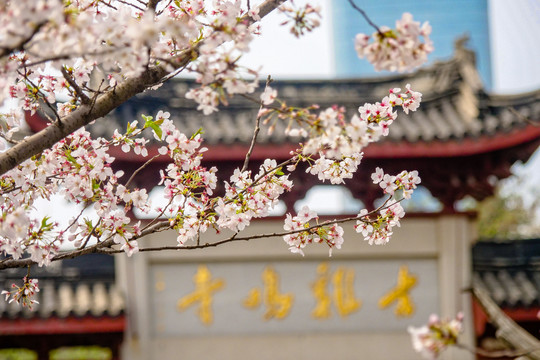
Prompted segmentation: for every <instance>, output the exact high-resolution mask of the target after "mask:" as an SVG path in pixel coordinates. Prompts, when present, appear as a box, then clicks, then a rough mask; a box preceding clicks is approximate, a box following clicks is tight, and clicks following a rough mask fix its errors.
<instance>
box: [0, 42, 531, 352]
mask: <svg viewBox="0 0 540 360" xmlns="http://www.w3.org/2000/svg"><path fill="white" fill-rule="evenodd" d="M408 83H410V84H411V87H412V88H413V89H415V90H417V91H420V92H422V93H423V101H422V104H421V107H420V109H419V110H418V111H416V112H414V113H410V114H409V115H406V114H403V113H400V114H399V116H398V119H397V120H396V121H395V122H394V123H393V124H392V126H391V129H390V135H389V136H388V137H387V138H386V139H385V140H384V141H382V142H380V143H376V144H372V145H370V146H369V147H367V148H366V149H365V151H364V159H363V160H362V163H361V165H360V167H359V170H358V172H357V173H356V174H355V176H354V178H353V179H349V180H347V181H346V183H345V185H344V186H345V188H346V189H347V190H348V191H349V192H350V195H349V197H350V198H351V199H356V200H358V201H361V202H362V203H363V204H364V205H365V206H366V207H367V208H370V209H372V208H374V207H375V206H376V204H377V199H378V198H380V197H381V196H382V193H381V192H380V189H379V188H378V186H376V185H374V184H373V183H372V182H371V179H370V175H371V173H372V172H373V171H374V169H375V167H377V166H379V167H381V168H383V169H384V170H385V172H387V173H391V174H394V173H398V172H400V171H401V170H404V169H405V170H414V169H416V170H418V171H419V173H420V175H421V177H422V184H421V185H422V186H423V188H424V189H425V191H426V193H428V194H430V195H429V196H430V198H431V200H432V201H435V202H437V203H438V204H439V205H440V206H439V209H438V211H437V212H429V213H426V212H421V211H417V212H414V211H409V212H408V214H407V215H406V217H405V219H404V220H403V221H402V225H401V228H399V229H398V230H397V231H395V233H394V235H393V238H392V240H391V241H390V243H389V244H388V245H386V246H370V245H368V244H367V243H366V242H364V241H363V240H362V237H361V236H360V235H359V234H357V233H356V232H354V229H353V228H352V224H350V223H349V224H348V225H345V226H344V227H345V243H344V245H343V248H342V249H341V250H336V251H334V253H333V256H332V257H331V258H329V257H328V249H327V248H326V247H324V246H319V247H317V246H312V247H311V248H307V249H306V256H305V257H301V256H299V255H298V254H291V253H289V252H288V250H287V245H286V244H285V243H284V241H283V240H282V238H280V237H272V238H267V239H254V240H251V241H249V242H240V243H231V244H225V245H221V246H218V247H215V248H213V247H212V248H207V249H203V250H190V251H187V250H185V251H182V250H180V251H168V252H167V251H161V252H147V253H138V254H136V255H134V256H133V257H131V258H127V257H126V256H118V257H117V258H116V273H115V277H116V281H115V284H116V288H115V290H114V291H118V290H119V291H120V292H121V293H122V295H123V297H122V299H123V302H122V305H121V306H117V307H115V309H117V310H115V311H117V312H116V313H114V314H117V315H112V313H108V312H106V311H105V310H104V309H106V308H108V306H112V305H110V304H109V303H107V302H105V303H104V302H103V301H102V303H101V304H102V305H101V307H100V309H102V310H100V311H97V310H96V312H95V314H97V315H94V312H92V310H91V308H92V306H91V305H90V304H87V306H86V307H82V308H84V309H86V310H85V311H86V312H83V310H81V312H80V313H81V314H83V315H77V314H78V313H77V311H78V310H73V312H69V311H68V312H65V314H68V315H62V316H64V317H62V319H71V316H75V317H76V318H77V316H79V317H78V319H79V320H80V322H81V323H84V321H86V320H88V321H97V320H95V319H94V318H93V317H95V316H98V317H99V319H100V320H99V321H109V322H111V323H112V322H113V321H116V320H118V318H114V316H121V317H122V321H123V317H124V316H125V318H126V322H127V326H126V327H125V328H124V327H123V324H124V323H123V322H122V326H120V323H118V326H119V327H118V328H115V329H117V330H118V331H121V332H123V336H124V342H123V345H122V358H125V359H151V358H164V359H169V358H171V359H172V358H178V357H181V358H182V359H201V358H208V359H217V358H219V359H238V358H241V359H251V358H254V359H275V358H278V359H284V358H294V359H325V358H336V359H356V358H358V356H361V357H362V358H366V359H395V358H399V359H411V360H412V359H418V358H419V357H418V354H416V353H415V352H414V351H413V349H412V347H411V344H410V338H409V335H408V334H407V331H406V329H407V327H408V326H420V325H422V324H424V323H426V322H427V320H428V318H429V316H430V315H431V314H432V313H437V314H440V315H441V316H443V317H444V316H446V317H453V316H455V315H456V314H457V313H458V312H459V311H463V312H464V314H465V318H466V322H465V329H464V330H465V331H464V334H463V337H462V339H463V342H464V343H465V344H467V345H469V346H474V344H475V338H478V339H483V338H485V337H488V336H490V334H489V331H491V330H490V328H489V327H488V326H486V322H485V318H482V319H484V320H482V321H484V323H482V321H480V320H479V319H480V318H479V317H481V315H479V313H478V312H477V311H475V312H474V314H473V301H472V300H471V295H470V293H468V292H464V291H463V290H464V289H468V288H470V287H471V285H472V284H486V286H487V287H488V288H490V287H491V288H492V289H494V290H493V291H494V292H497V290H496V287H497V286H498V285H493V284H498V283H497V282H496V281H501V283H500V284H501V285H500V286H501V287H502V288H504V287H505V286H506V285H505V284H507V283H508V284H510V283H512V281H521V280H518V279H522V280H523V279H524V278H525V279H527V280H528V282H527V281H524V280H523V281H521V282H518V284H528V285H527V286H528V287H529V288H530V287H531V286H532V287H533V288H534V289H535V290H531V291H530V292H529V293H528V294H529V295H526V296H529V297H531V296H532V297H536V298H535V299H534V300H531V299H529V298H526V297H525V298H526V299H528V300H526V301H529V300H531V301H529V302H528V303H527V304H525V303H523V304H524V306H530V305H531V304H533V305H534V306H538V293H539V291H540V283H538V282H537V280H534V279H536V278H535V276H537V275H534V274H533V273H532V272H530V273H529V272H523V271H522V272H519V271H517V272H510V273H509V275H508V276H509V277H510V280H508V282H504V281H502V279H503V278H505V279H506V278H508V276H506V275H504V273H502V274H503V275H501V273H499V272H496V273H495V275H493V276H492V275H489V274H488V273H487V272H489V271H494V270H493V269H492V268H489V266H498V265H496V264H495V265H493V264H491V265H489V264H488V265H489V266H488V265H486V261H487V260H486V259H484V260H482V257H481V256H480V255H478V253H474V254H475V256H474V259H475V261H477V262H476V263H475V264H474V272H473V265H472V261H471V246H472V244H473V242H474V241H475V240H476V234H475V230H474V213H462V212H459V211H457V210H456V208H455V204H456V201H458V200H460V199H463V198H465V197H467V196H469V197H472V198H474V199H477V200H482V199H484V198H485V197H487V196H489V195H491V194H493V191H494V186H495V184H496V182H497V180H498V179H502V178H505V177H508V176H509V175H510V174H511V172H510V167H511V166H512V165H513V164H514V163H515V162H516V161H523V162H525V161H527V159H528V158H529V157H530V156H531V154H532V153H533V152H534V151H535V150H536V149H537V148H538V146H539V145H540V127H538V126H535V124H538V122H539V120H540V92H538V91H536V92H533V93H526V94H519V95H512V96H494V95H490V94H489V93H487V92H486V91H485V90H484V87H483V86H482V83H481V81H480V78H479V75H478V72H477V71H476V67H475V55H474V53H473V52H472V51H470V50H468V49H466V48H465V47H464V46H463V44H462V42H458V44H457V46H456V49H455V52H454V55H453V57H452V58H451V59H449V60H446V61H439V62H436V63H434V64H433V65H431V66H430V67H427V68H425V69H421V70H418V71H416V72H414V73H411V74H406V75H398V76H391V77H378V78H373V79H368V80H350V79H339V80H331V81H277V82H275V83H273V85H272V86H273V87H274V88H276V89H277V90H278V93H279V96H280V99H282V100H284V101H286V102H287V104H289V105H295V106H308V105H311V104H318V105H319V106H320V107H321V109H324V108H326V107H329V106H333V105H338V106H344V107H346V109H347V113H348V116H352V114H353V113H354V112H355V111H357V108H358V106H360V105H363V104H364V103H365V102H375V101H380V100H381V99H382V97H384V96H385V95H386V94H387V92H388V89H390V88H395V87H400V88H404V87H405V85H406V84H408ZM192 86H196V84H194V83H193V81H191V80H185V79H173V80H171V81H169V82H166V83H165V84H164V85H163V86H162V87H161V88H160V89H159V90H157V91H154V92H148V93H144V94H141V95H139V96H137V97H136V98H134V99H132V100H130V101H128V102H126V103H125V104H123V105H121V106H120V107H119V108H117V109H116V110H115V111H114V112H112V113H110V114H109V115H107V117H106V119H105V120H104V121H101V120H100V121H97V122H96V123H95V124H94V125H92V126H91V127H90V130H91V132H92V133H93V134H94V135H95V136H104V137H110V136H111V135H112V132H113V131H114V129H116V128H125V127H126V125H127V122H128V121H133V120H135V119H139V120H140V119H141V114H146V115H155V113H156V112H157V111H158V110H160V109H166V110H167V111H169V112H170V113H171V118H173V119H174V121H175V122H176V124H177V126H178V128H179V129H181V130H182V131H183V132H184V133H186V134H188V135H189V134H191V133H194V132H196V131H197V130H198V129H199V128H201V127H202V128H203V130H204V135H203V138H204V141H205V142H204V145H205V146H207V147H208V148H209V150H208V151H207V152H205V155H204V158H203V166H206V167H210V166H217V167H218V169H219V171H218V177H219V179H220V182H221V183H222V181H224V180H228V179H229V177H230V175H231V174H232V173H233V171H234V169H236V168H239V167H242V164H243V162H244V159H245V154H246V151H247V150H248V148H249V142H250V140H251V137H252V134H253V126H254V121H255V117H256V114H257V111H258V105H257V104H254V103H253V102H250V101H249V100H246V99H244V98H233V99H231V100H230V103H229V106H228V107H223V108H221V109H220V111H219V112H217V113H214V114H212V115H210V116H203V114H202V113H201V112H199V111H197V110H195V107H194V105H193V103H192V102H191V101H190V100H187V99H185V93H186V92H187V90H188V89H189V88H190V87H192ZM27 122H28V124H29V126H30V127H31V128H32V130H33V131H38V130H39V129H41V128H43V127H44V126H46V123H45V122H44V120H43V119H42V118H41V117H40V116H39V114H36V115H34V116H30V115H29V116H28V118H27ZM285 127H286V124H282V123H279V122H278V123H277V124H276V128H275V130H274V132H273V133H271V134H268V132H267V131H265V129H263V130H262V131H261V132H260V135H259V138H258V140H259V143H258V144H257V146H256V147H255V149H254V151H253V154H252V156H251V161H250V168H252V169H256V168H258V166H259V165H260V164H261V163H262V162H263V161H264V160H265V159H266V158H272V159H276V160H277V161H278V162H279V161H281V160H285V159H287V158H288V157H289V152H290V151H291V150H294V149H296V147H297V140H299V139H294V138H293V139H291V138H289V137H286V136H285V135H284V129H285ZM149 153H150V156H152V155H154V154H157V146H156V145H150V147H149ZM113 156H115V157H116V165H115V166H117V167H118V168H121V169H124V170H125V171H126V172H128V173H132V172H134V171H135V170H136V169H138V168H139V167H140V166H141V165H142V164H143V163H144V162H145V161H146V159H141V158H139V157H135V156H133V154H125V153H123V152H122V151H121V150H120V149H114V150H113ZM167 161H168V159H167V158H165V157H158V158H157V159H156V160H155V161H154V162H152V163H151V164H149V165H148V166H146V167H145V168H144V169H143V170H142V171H141V172H140V173H139V174H138V176H137V178H136V179H135V183H136V186H138V187H144V188H147V190H148V191H150V189H151V188H153V187H155V186H156V185H157V183H158V182H159V175H158V170H159V169H161V168H164V167H165V166H166V164H167ZM291 178H292V180H293V181H294V184H295V185H294V187H293V189H292V191H291V192H290V193H287V194H285V196H284V198H283V201H284V207H285V211H287V212H292V213H294V212H295V204H296V203H297V202H298V201H299V200H302V199H304V198H305V197H306V194H307V193H308V191H309V190H310V189H312V188H313V187H314V186H316V185H320V184H321V183H320V181H319V180H317V178H316V177H315V176H312V175H309V174H306V173H305V171H304V169H302V168H300V169H298V171H296V172H294V173H292V174H291ZM220 191H222V189H218V193H219V192H220ZM321 201H323V200H321ZM324 201H332V199H325V200H324ZM417 209H418V210H421V209H422V208H421V207H418V208H417ZM346 215H347V214H340V215H336V216H346ZM323 219H326V217H325V218H323ZM281 231H283V216H276V217H271V218H265V219H262V220H258V221H253V223H252V225H251V226H250V227H249V228H248V229H246V230H245V233H246V234H256V233H261V232H262V233H275V232H281ZM243 234H244V233H243ZM228 235H230V234H227V233H226V232H223V233H222V234H215V233H214V232H213V231H208V233H206V234H204V235H203V236H202V237H201V241H202V242H203V243H209V244H211V243H214V242H216V241H219V240H223V239H225V238H227V236H228ZM175 241H176V235H175V233H174V232H173V231H168V232H161V233H156V234H153V235H151V236H149V237H148V238H146V239H144V240H142V239H141V240H140V241H139V244H140V247H141V248H145V247H152V246H165V245H172V246H174V245H175V244H176V242H175ZM478 256H480V257H478ZM482 261H483V262H482ZM482 266H484V267H482ZM486 266H487V267H486ZM486 271H487V272H486ZM497 271H498V270H497ZM514 275H515V276H514ZM493 277H495V280H496V281H495V282H494V281H491V280H489V279H491V278H493ZM497 279H499V280H497ZM96 281H97V280H96ZM81 283H82V282H81ZM92 284H93V285H87V288H88V289H93V290H88V291H85V292H81V291H79V290H71V291H72V292H73V291H75V293H77V294H78V293H79V292H81V293H84V294H86V296H87V297H92V296H94V295H95V292H96V291H97V290H95V289H96V282H94V283H92ZM59 286H60V285H58V286H56V287H54V291H53V290H51V293H58V294H59V293H60V287H59ZM475 286H476V285H475ZM517 286H518V287H519V286H521V285H517ZM105 288H106V289H108V291H109V293H110V292H111V291H112V290H111V287H110V286H105ZM51 289H52V288H51ZM117 289H118V290H117ZM535 291H536V292H535ZM44 294H45V291H44V292H43V296H45V295H44ZM92 294H93V295H92ZM509 294H510V295H508V296H510V297H512V296H514V295H511V293H509ZM58 296H60V295H58ZM96 296H97V295H95V296H94V297H96ZM506 296H507V295H506V292H505V295H504V300H501V301H502V302H501V304H506V303H504V301H506ZM524 296H525V295H524ZM83 298H84V295H81V296H80V298H77V297H75V300H74V301H75V304H74V305H73V309H78V307H79V306H81V305H80V304H79V303H78V302H79V301H82V302H85V301H87V300H84V299H83ZM500 298H501V299H502V298H503V296H502V295H501V296H500ZM108 299H112V295H110V297H109V298H108ZM514 300H515V299H514ZM514 300H512V301H514ZM109 301H112V300H109ZM519 301H521V300H519V299H518V300H515V301H514V302H513V303H508V304H511V306H514V305H515V304H521V303H520V302H519ZM82 308H81V309H82ZM510 313H511V312H510ZM9 314H10V313H9V312H7V311H5V310H4V311H3V312H2V313H0V315H1V318H0V322H1V323H2V324H4V323H6V322H8V323H9V322H11V323H14V322H20V323H21V324H24V323H28V324H30V322H31V321H32V319H33V317H32V316H35V315H32V316H31V317H30V318H28V315H27V314H26V313H23V312H13V313H12V314H11V315H9ZM40 314H41V313H40ZM55 314H56V313H54V312H47V313H44V315H40V316H42V318H40V319H42V320H40V321H48V320H47V319H50V318H55V316H56V315H55ZM62 314H64V313H62ZM72 314H75V315H72ZM84 314H86V315H84ZM118 314H120V315H118ZM66 316H67V317H66ZM111 316H113V318H110V317H111ZM475 316H476V317H475ZM43 319H44V320H43ZM473 319H474V321H473ZM55 321H60V320H55ZM62 321H64V320H62ZM69 321H71V320H69ZM73 321H75V320H73ZM118 321H120V320H118ZM21 326H23V325H21ZM81 326H83V325H81ZM482 326H483V327H482ZM30 328H33V325H32V326H30ZM2 329H3V327H0V335H2V336H4V335H5V336H7V335H9V334H8V333H7V332H1V331H2ZM36 329H37V328H36ZM39 329H40V330H36V332H35V334H36V336H37V333H38V332H39V331H41V333H43V334H45V333H46V331H47V329H45V328H39ZM89 329H90V328H89ZM14 331H15V330H14ZM89 332H91V330H89ZM2 336H0V341H1V339H2ZM96 342H97V343H98V344H101V345H103V346H113V345H104V344H105V340H103V339H101V340H100V339H97V340H96ZM389 344H391V346H389ZM443 356H444V358H445V359H473V358H474V355H472V354H470V353H468V352H465V351H463V350H460V349H452V350H450V351H448V352H446V353H445V354H444V355H443Z"/></svg>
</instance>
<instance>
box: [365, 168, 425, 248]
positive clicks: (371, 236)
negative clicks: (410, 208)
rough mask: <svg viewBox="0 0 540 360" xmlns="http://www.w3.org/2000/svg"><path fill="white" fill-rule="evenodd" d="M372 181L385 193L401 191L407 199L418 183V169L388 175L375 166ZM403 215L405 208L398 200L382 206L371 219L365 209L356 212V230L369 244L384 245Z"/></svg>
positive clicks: (391, 193) (392, 193)
mask: <svg viewBox="0 0 540 360" xmlns="http://www.w3.org/2000/svg"><path fill="white" fill-rule="evenodd" d="M371 178H372V179H373V183H375V184H379V186H380V187H381V188H382V189H383V190H384V193H385V194H388V195H390V196H394V194H395V192H396V191H398V190H400V191H402V195H403V198H406V199H409V198H410V197H411V195H412V192H413V190H414V189H416V187H417V185H418V184H419V183H420V181H421V180H420V177H419V176H418V171H416V170H413V171H410V172H408V171H402V172H401V173H399V174H398V175H396V176H392V175H388V174H385V173H384V172H383V170H382V169H381V168H377V169H376V170H375V172H374V173H373V174H371ZM404 216H405V210H403V207H402V206H401V204H400V203H399V202H393V203H391V204H390V205H388V206H383V207H382V208H381V209H380V210H379V214H378V215H377V216H376V218H375V219H373V218H372V217H371V216H370V214H368V211H367V210H366V209H363V210H361V211H360V213H359V214H358V220H357V222H356V225H355V229H356V232H358V233H361V234H362V235H363V236H364V240H365V241H368V242H369V244H370V245H373V244H375V245H384V244H386V243H388V241H390V237H391V236H392V234H393V231H392V228H393V227H394V226H400V222H399V221H400V219H401V218H403V217H404Z"/></svg>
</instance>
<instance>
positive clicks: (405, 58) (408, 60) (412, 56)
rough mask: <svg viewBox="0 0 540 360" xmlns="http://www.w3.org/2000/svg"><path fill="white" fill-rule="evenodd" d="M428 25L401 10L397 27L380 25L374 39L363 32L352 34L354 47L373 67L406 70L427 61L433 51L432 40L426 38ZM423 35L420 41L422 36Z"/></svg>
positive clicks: (429, 27) (429, 31) (428, 32)
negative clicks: (414, 19)
mask: <svg viewBox="0 0 540 360" xmlns="http://www.w3.org/2000/svg"><path fill="white" fill-rule="evenodd" d="M430 34H431V26H430V25H429V23H428V22H424V23H423V24H422V25H421V26H420V23H419V22H417V21H413V16H412V15H411V14H409V13H404V14H403V16H402V18H401V20H397V21H396V28H395V29H390V28H389V27H387V26H383V27H380V28H379V29H378V31H376V32H374V33H373V35H372V37H373V42H370V41H369V40H370V37H369V36H368V35H366V34H358V35H356V38H355V42H354V45H355V49H356V52H357V53H358V56H359V57H360V58H364V57H365V58H366V59H367V60H368V61H369V62H370V63H371V64H373V66H374V67H375V70H377V71H380V70H388V71H399V72H403V71H409V70H412V69H414V68H417V67H419V66H420V65H422V64H424V63H425V62H426V61H427V56H428V54H430V53H431V52H432V51H433V42H432V41H431V39H430V38H429V35H430ZM421 37H422V38H423V41H422V40H421Z"/></svg>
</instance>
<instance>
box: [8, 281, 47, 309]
mask: <svg viewBox="0 0 540 360" xmlns="http://www.w3.org/2000/svg"><path fill="white" fill-rule="evenodd" d="M11 288H12V289H13V290H11V291H7V290H3V291H2V293H1V295H5V296H6V298H5V300H6V301H8V300H9V303H12V302H13V301H15V302H16V303H17V304H20V305H22V306H23V307H27V308H29V309H32V306H33V305H34V304H39V303H38V302H37V301H36V300H35V299H34V296H35V295H36V293H38V292H39V287H38V280H37V279H30V278H29V277H28V276H25V277H24V278H23V285H22V286H17V285H16V284H12V285H11ZM10 298H11V299H10Z"/></svg>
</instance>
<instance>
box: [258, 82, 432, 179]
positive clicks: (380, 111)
mask: <svg viewBox="0 0 540 360" xmlns="http://www.w3.org/2000/svg"><path fill="white" fill-rule="evenodd" d="M405 88H406V89H405V92H403V93H402V92H401V89H400V88H393V89H390V90H389V94H388V96H385V97H384V98H383V99H382V101H381V102H376V103H375V104H370V103H365V104H364V105H362V106H360V107H359V108H358V113H357V114H355V115H354V116H353V117H352V118H351V120H350V121H349V122H347V121H346V120H345V109H343V108H338V107H336V106H334V107H331V108H327V109H325V110H323V111H321V112H320V113H319V114H318V115H314V114H311V113H310V112H309V109H303V110H297V109H294V108H287V107H286V106H284V104H282V106H281V108H277V109H269V110H268V109H267V110H266V111H263V116H265V117H266V121H268V119H270V118H272V116H273V115H274V114H275V113H278V117H279V118H282V119H288V120H289V122H290V123H292V122H295V123H296V124H297V126H295V127H293V126H292V124H290V125H289V128H288V129H287V132H288V134H289V135H290V136H301V137H305V138H307V141H305V143H303V145H302V153H301V154H300V155H299V156H298V160H299V161H308V162H309V167H308V169H307V170H306V171H307V172H309V173H310V174H313V175H317V176H318V177H319V179H320V180H322V181H325V180H330V182H331V183H332V184H340V183H343V182H344V179H347V178H352V175H353V173H354V172H356V169H357V167H358V165H359V164H360V161H361V160H362V156H363V153H362V149H363V148H364V147H365V146H367V145H369V144H370V143H372V142H376V141H378V140H380V138H381V137H383V136H388V134H389V129H390V125H391V124H392V123H393V122H394V121H395V120H396V119H397V112H396V111H395V110H394V108H395V107H397V106H400V107H401V108H402V109H403V111H404V112H405V113H406V114H408V113H409V111H416V110H417V109H418V107H419V106H420V102H421V101H422V94H421V93H419V92H417V91H414V90H412V89H411V87H410V85H409V84H407V85H406V87H405ZM263 95H264V94H263ZM273 96H275V95H273ZM314 157H316V159H314ZM291 169H294V165H293V166H291Z"/></svg>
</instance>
